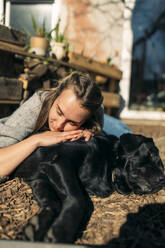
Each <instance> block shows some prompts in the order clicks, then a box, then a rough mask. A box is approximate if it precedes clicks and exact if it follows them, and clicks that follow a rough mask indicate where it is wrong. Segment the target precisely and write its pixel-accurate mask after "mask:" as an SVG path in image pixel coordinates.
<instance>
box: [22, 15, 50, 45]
mask: <svg viewBox="0 0 165 248" xmlns="http://www.w3.org/2000/svg"><path fill="white" fill-rule="evenodd" d="M31 20H32V27H33V30H34V32H35V35H36V36H37V37H45V38H46V39H48V40H50V39H51V33H52V32H53V30H54V29H52V30H51V31H47V30H46V22H45V19H43V22H42V25H41V26H38V24H37V22H36V19H35V17H34V16H33V15H31ZM23 29H24V31H25V33H26V34H27V35H28V37H31V36H32V34H31V32H30V31H29V30H28V29H27V28H26V27H23Z"/></svg>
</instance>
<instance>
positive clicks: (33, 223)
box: [23, 215, 39, 241]
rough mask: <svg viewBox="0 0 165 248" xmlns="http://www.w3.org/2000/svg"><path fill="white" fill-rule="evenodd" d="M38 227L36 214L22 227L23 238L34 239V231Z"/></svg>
mask: <svg viewBox="0 0 165 248" xmlns="http://www.w3.org/2000/svg"><path fill="white" fill-rule="evenodd" d="M38 229H39V218H38V216H37V215H35V216H33V217H32V218H31V219H30V220H29V222H28V223H27V225H26V226H25V227H24V230H23V233H24V235H25V239H26V240H29V241H35V240H36V238H35V236H36V232H37V230H38Z"/></svg>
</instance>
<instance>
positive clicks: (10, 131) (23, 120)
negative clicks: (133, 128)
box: [0, 92, 104, 148]
mask: <svg viewBox="0 0 165 248" xmlns="http://www.w3.org/2000/svg"><path fill="white" fill-rule="evenodd" d="M46 94H47V93H46V92H45V94H44V95H43V96H45V95H46ZM43 99H44V97H43ZM41 107H42V102H41V99H40V96H39V95H38V94H37V93H35V94H34V95H33V96H32V97H30V98H29V99H28V100H27V101H26V102H25V103H24V104H22V105H21V106H20V107H19V108H18V109H17V110H16V111H15V112H14V113H13V114H12V115H11V116H9V117H6V118H3V119H0V148H2V147H6V146H9V145H13V144H15V143H17V142H19V141H21V140H23V139H24V138H26V137H27V136H28V135H30V134H31V133H32V132H33V130H34V127H35V124H36V121H37V118H38V116H39V113H40V110H41ZM103 112H104V111H103V108H100V111H99V113H98V114H99V119H100V123H101V125H103Z"/></svg>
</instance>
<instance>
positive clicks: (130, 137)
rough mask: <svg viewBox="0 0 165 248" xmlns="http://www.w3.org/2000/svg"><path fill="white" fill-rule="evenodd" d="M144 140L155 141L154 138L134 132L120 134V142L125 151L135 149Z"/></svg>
mask: <svg viewBox="0 0 165 248" xmlns="http://www.w3.org/2000/svg"><path fill="white" fill-rule="evenodd" d="M144 142H153V139H152V138H148V137H145V136H143V135H140V134H132V133H126V134H123V135H121V136H120V144H121V146H122V147H123V149H124V151H125V152H132V151H135V150H136V149H137V148H138V147H139V146H140V145H141V144H142V143H144Z"/></svg>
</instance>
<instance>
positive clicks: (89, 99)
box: [0, 72, 130, 181]
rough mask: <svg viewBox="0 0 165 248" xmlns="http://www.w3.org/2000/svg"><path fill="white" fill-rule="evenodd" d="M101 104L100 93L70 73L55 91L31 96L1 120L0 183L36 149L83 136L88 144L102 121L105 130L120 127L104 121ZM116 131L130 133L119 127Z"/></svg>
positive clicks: (89, 82)
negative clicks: (114, 126)
mask: <svg viewBox="0 0 165 248" xmlns="http://www.w3.org/2000/svg"><path fill="white" fill-rule="evenodd" d="M102 102H103V97H102V95H101V91H100V89H99V88H98V87H97V85H96V84H95V83H94V82H93V81H92V80H91V79H90V77H89V76H88V75H85V74H80V73H77V72H74V73H72V74H71V75H69V76H68V77H66V78H64V79H63V80H62V81H60V82H59V83H58V86H57V87H56V88H55V89H53V90H50V91H39V92H37V93H35V94H34V95H33V96H32V97H31V98H29V99H28V100H27V101H26V102H25V103H24V104H23V105H21V106H20V107H19V108H18V109H17V110H16V111H15V112H14V113H13V114H12V115H11V116H9V117H7V118H4V119H1V120H0V147H1V149H0V176H1V181H2V180H3V179H5V177H6V176H8V175H9V174H10V173H11V172H12V171H13V170H14V169H15V168H16V167H17V166H18V165H19V164H20V163H21V162H22V161H23V160H24V159H25V158H27V157H28V156H29V155H30V154H31V153H32V152H33V151H34V150H35V149H36V148H37V147H39V146H49V145H53V144H57V143H60V142H65V141H67V140H71V141H73V140H76V139H79V138H80V137H83V136H84V137H85V140H86V141H88V140H89V139H90V137H91V136H92V135H95V134H97V133H98V132H100V131H101V129H102V127H103V118H105V124H106V126H107V127H108V128H109V124H110V125H111V124H112V123H113V122H116V124H118V122H119V123H120V121H119V120H117V119H114V120H113V119H110V120H108V121H107V117H108V116H105V115H104V114H103V108H102V107H101V105H102ZM106 126H104V129H105V131H106ZM119 130H120V132H121V133H124V132H129V131H130V130H129V129H127V127H126V126H125V125H124V124H122V123H121V127H120V128H119ZM40 131H42V132H40ZM109 133H110V132H109ZM31 134H33V135H31ZM30 135H31V136H30ZM34 166H35V165H34Z"/></svg>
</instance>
